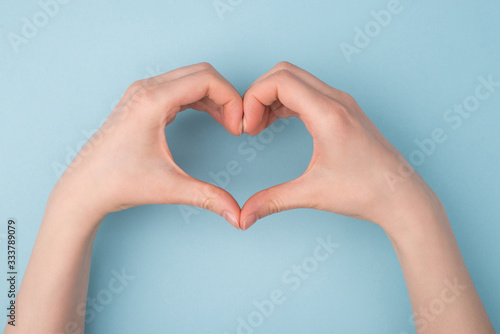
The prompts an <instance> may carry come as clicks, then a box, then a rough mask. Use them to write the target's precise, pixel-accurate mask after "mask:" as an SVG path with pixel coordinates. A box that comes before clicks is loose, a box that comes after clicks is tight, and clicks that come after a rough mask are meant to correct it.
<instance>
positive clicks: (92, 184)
mask: <svg viewBox="0 0 500 334" xmlns="http://www.w3.org/2000/svg"><path fill="white" fill-rule="evenodd" d="M188 108H193V109H196V110H203V111H206V112H208V113H209V114H210V115H211V116H212V117H213V118H214V119H215V120H216V121H217V122H219V123H220V124H221V125H223V126H224V127H225V128H226V129H227V131H229V132H230V133H231V134H233V135H240V134H241V133H242V128H243V125H242V117H243V110H242V100H241V96H240V95H239V94H238V92H237V91H236V90H235V89H234V87H233V86H232V85H231V84H230V83H229V82H228V81H227V80H225V79H224V78H223V77H222V76H221V75H220V74H219V73H218V72H217V71H216V70H215V69H214V68H213V67H212V66H210V65H209V64H206V63H202V64H197V65H192V66H187V67H183V68H180V69H177V70H174V71H171V72H168V73H165V74H162V75H159V76H157V77H153V78H149V79H146V80H141V81H137V82H135V83H134V84H132V85H131V86H130V87H129V89H128V90H127V91H126V93H125V95H124V96H123V97H122V99H121V100H120V102H119V103H118V105H117V106H116V108H115V109H114V110H113V112H112V113H111V114H110V116H109V117H108V119H107V120H106V122H105V123H104V124H103V126H102V127H101V128H100V129H99V130H98V131H97V132H96V133H95V134H94V136H93V137H92V138H91V139H90V140H89V141H88V142H87V144H86V145H85V146H84V147H83V148H82V150H80V152H79V153H78V156H77V157H76V158H75V159H74V160H73V162H72V163H71V164H70V166H69V167H68V168H67V170H66V171H65V173H64V174H63V176H62V177H61V179H60V180H59V182H58V183H57V185H56V187H55V188H54V191H53V192H52V194H51V198H50V199H49V201H50V200H52V201H53V202H55V203H58V206H60V205H61V203H63V204H65V205H66V206H70V207H78V208H79V211H80V212H92V213H93V215H94V216H95V217H96V219H99V218H102V217H104V215H106V214H107V213H109V212H113V211H118V210H122V209H126V208H130V207H133V206H138V205H144V204H186V205H194V206H198V207H201V208H204V209H207V210H211V211H213V212H215V213H217V214H219V215H221V216H223V217H224V218H226V219H227V220H228V221H229V222H230V223H231V224H232V225H233V226H234V227H236V228H238V227H239V226H238V220H239V214H240V207H239V205H238V203H237V202H236V200H235V199H234V198H233V197H232V196H231V195H230V194H229V193H227V192H226V191H225V190H223V189H221V188H218V187H216V186H214V185H211V184H208V183H205V182H202V181H199V180H196V179H194V178H192V177H191V176H189V175H188V174H186V173H185V172H184V171H183V170H182V169H181V168H179V167H178V166H177V165H176V164H175V162H174V160H173V159H172V155H171V154H170V151H169V148H168V145H167V141H166V138H165V126H167V125H168V124H170V123H171V122H172V121H173V120H174V119H175V116H176V115H177V113H178V112H180V111H182V110H185V109H188ZM75 189H78V192H76V191H75ZM76 193H78V195H75V194H76ZM93 221H95V219H93Z"/></svg>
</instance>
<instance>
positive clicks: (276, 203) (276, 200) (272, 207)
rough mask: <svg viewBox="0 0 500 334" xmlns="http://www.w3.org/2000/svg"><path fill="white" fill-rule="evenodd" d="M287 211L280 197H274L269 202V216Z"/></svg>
mask: <svg viewBox="0 0 500 334" xmlns="http://www.w3.org/2000/svg"><path fill="white" fill-rule="evenodd" d="M285 210H286V206H285V203H284V202H283V201H282V200H281V198H280V197H279V196H276V195H275V196H273V197H272V198H271V199H269V200H268V202H267V211H268V212H269V214H274V213H278V212H282V211H285Z"/></svg>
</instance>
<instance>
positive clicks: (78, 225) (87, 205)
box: [44, 186, 107, 233]
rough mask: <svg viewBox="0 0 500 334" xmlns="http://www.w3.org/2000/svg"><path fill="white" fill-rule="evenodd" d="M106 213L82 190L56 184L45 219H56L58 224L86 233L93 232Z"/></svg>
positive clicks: (48, 202) (48, 201) (48, 203)
mask: <svg viewBox="0 0 500 334" xmlns="http://www.w3.org/2000/svg"><path fill="white" fill-rule="evenodd" d="M106 214H107V213H106V212H102V211H100V210H99V209H98V208H97V207H96V206H94V205H93V204H92V201H91V200H89V197H88V196H85V195H84V194H82V193H81V192H79V191H70V190H69V189H67V188H66V187H58V186H56V187H55V188H54V189H53V190H52V192H51V193H50V195H49V198H48V200H47V206H46V209H45V214H44V220H48V221H51V222H52V221H54V222H55V223H56V224H58V225H64V226H68V227H71V228H72V229H74V230H78V231H82V232H84V233H93V231H94V230H97V228H98V227H99V226H100V223H101V221H102V220H103V219H104V217H105V216H106ZM45 218H48V219H45Z"/></svg>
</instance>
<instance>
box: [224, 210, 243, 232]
mask: <svg viewBox="0 0 500 334" xmlns="http://www.w3.org/2000/svg"><path fill="white" fill-rule="evenodd" d="M222 217H223V218H224V219H225V220H226V221H227V222H228V223H229V224H231V225H232V226H234V227H235V228H236V229H238V230H239V229H240V224H239V220H238V219H237V218H236V215H235V214H234V213H232V212H230V211H224V212H223V213H222Z"/></svg>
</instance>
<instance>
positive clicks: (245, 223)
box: [240, 213, 259, 231]
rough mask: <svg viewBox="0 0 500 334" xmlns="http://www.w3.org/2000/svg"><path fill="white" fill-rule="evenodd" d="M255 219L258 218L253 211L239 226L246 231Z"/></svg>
mask: <svg viewBox="0 0 500 334" xmlns="http://www.w3.org/2000/svg"><path fill="white" fill-rule="evenodd" d="M257 220H259V216H258V215H257V214H256V213H253V214H251V215H249V216H248V217H247V218H246V219H245V220H244V221H243V223H242V225H241V226H240V228H241V229H242V230H243V231H246V230H247V229H249V228H250V227H251V226H252V225H253V224H255V222H257Z"/></svg>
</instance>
